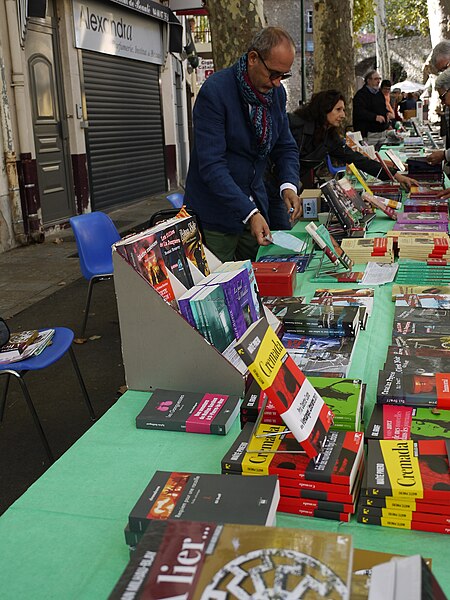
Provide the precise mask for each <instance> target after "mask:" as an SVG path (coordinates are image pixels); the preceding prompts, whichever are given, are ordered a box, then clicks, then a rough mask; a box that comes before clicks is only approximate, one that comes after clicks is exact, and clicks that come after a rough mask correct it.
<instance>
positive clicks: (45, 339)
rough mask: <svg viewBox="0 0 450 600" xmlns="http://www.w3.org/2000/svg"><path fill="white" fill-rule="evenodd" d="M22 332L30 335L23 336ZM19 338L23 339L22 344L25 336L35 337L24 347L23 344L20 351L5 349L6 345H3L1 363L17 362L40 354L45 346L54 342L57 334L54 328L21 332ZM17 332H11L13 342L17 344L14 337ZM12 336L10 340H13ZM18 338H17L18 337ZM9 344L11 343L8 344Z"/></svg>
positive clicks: (28, 337) (0, 354) (0, 355)
mask: <svg viewBox="0 0 450 600" xmlns="http://www.w3.org/2000/svg"><path fill="white" fill-rule="evenodd" d="M35 333H37V336H36V337H34V336H35ZM22 334H30V335H29V336H22ZM17 335H18V338H20V339H21V341H20V342H19V343H20V344H22V343H23V338H24V337H26V338H27V340H29V339H31V338H33V341H31V342H29V343H27V345H25V346H24V347H23V346H22V348H23V349H22V350H21V351H18V350H17V349H14V347H13V349H11V350H3V348H4V346H3V347H2V349H1V351H0V364H2V363H15V362H18V361H21V360H25V359H27V358H31V357H33V356H38V355H39V354H41V352H43V351H44V350H45V348H47V346H49V345H50V344H51V343H52V338H53V336H54V335H55V330H54V329H43V330H42V331H35V330H33V331H29V332H19V333H18V334H17ZM13 336H15V334H11V338H12V339H13V344H15V342H14V339H15V338H14V337H13ZM11 338H10V342H11ZM18 338H16V339H18ZM8 345H9V344H8Z"/></svg>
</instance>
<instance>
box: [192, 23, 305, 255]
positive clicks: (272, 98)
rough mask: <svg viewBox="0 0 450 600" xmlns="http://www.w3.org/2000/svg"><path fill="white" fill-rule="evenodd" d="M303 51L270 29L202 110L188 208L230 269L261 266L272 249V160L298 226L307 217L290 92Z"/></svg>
mask: <svg viewBox="0 0 450 600" xmlns="http://www.w3.org/2000/svg"><path fill="white" fill-rule="evenodd" d="M294 57H295V44H294V42H293V40H292V38H291V37H290V35H289V34H288V33H287V32H286V31H285V30H284V29H281V28H279V27H266V28H264V29H263V30H261V31H260V32H259V33H258V34H257V35H256V36H255V37H254V38H253V40H252V42H251V44H250V46H249V48H248V51H247V52H245V53H244V54H243V55H242V56H241V57H240V58H239V60H238V61H237V63H236V64H234V65H233V66H231V67H229V68H227V69H223V70H221V71H218V72H216V73H214V74H213V75H211V76H210V77H209V78H208V79H207V80H206V81H205V83H204V84H203V85H202V87H201V88H200V92H199V94H198V96H197V100H196V103H195V106H194V112H193V120H194V143H193V148H192V153H191V160H190V164H189V171H188V174H187V178H186V193H185V200H186V206H187V208H192V209H193V210H194V211H195V213H196V215H197V216H198V217H199V219H200V222H201V224H202V227H203V230H204V235H205V242H206V246H207V247H208V248H209V249H210V250H211V251H212V252H213V253H214V254H216V256H217V257H218V258H219V259H220V260H222V261H228V260H241V259H245V258H251V259H255V257H256V253H257V250H258V247H259V246H260V245H261V246H265V245H267V244H269V243H270V242H269V239H270V221H269V199H268V196H267V192H266V189H265V186H264V179H263V176H264V171H265V168H266V164H267V161H268V157H269V155H270V158H271V160H272V161H273V163H274V164H275V168H276V171H277V177H278V180H279V181H280V183H281V185H280V187H279V194H278V198H277V199H276V200H273V202H276V203H277V204H278V205H280V204H281V203H282V201H284V210H285V211H286V212H288V213H289V215H290V219H291V221H294V220H296V219H297V218H298V217H300V216H301V214H302V209H301V203H300V198H299V196H298V188H297V184H298V171H299V159H298V152H297V146H296V144H295V141H294V139H293V137H292V134H291V132H290V130H289V123H288V119H287V114H286V92H285V90H284V87H283V86H282V84H281V81H282V80H283V79H286V78H288V77H290V75H291V72H290V69H291V66H292V63H293V61H294Z"/></svg>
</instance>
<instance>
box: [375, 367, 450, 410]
mask: <svg viewBox="0 0 450 600" xmlns="http://www.w3.org/2000/svg"><path fill="white" fill-rule="evenodd" d="M377 403H378V404H395V405H403V404H404V405H406V406H415V407H418V408H420V407H434V406H436V407H437V408H443V409H450V373H421V374H414V373H404V374H402V373H398V372H397V371H392V370H391V371H380V373H379V376H378V387H377Z"/></svg>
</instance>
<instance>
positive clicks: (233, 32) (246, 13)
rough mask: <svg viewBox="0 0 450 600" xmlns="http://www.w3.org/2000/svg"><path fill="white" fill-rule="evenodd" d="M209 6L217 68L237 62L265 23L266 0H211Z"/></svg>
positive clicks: (212, 42) (214, 57) (215, 66)
mask: <svg viewBox="0 0 450 600" xmlns="http://www.w3.org/2000/svg"><path fill="white" fill-rule="evenodd" d="M207 8H208V14H209V25H210V28H211V45H212V54H213V61H214V70H215V71H220V69H224V68H225V67H229V66H230V65H232V64H233V63H234V62H236V60H237V59H238V58H239V56H241V54H243V53H244V52H245V51H246V50H247V48H248V45H249V43H250V41H251V39H252V38H253V36H254V35H255V33H257V32H258V31H259V30H260V29H261V28H262V27H264V26H265V19H264V12H263V0H209V1H208V2H207Z"/></svg>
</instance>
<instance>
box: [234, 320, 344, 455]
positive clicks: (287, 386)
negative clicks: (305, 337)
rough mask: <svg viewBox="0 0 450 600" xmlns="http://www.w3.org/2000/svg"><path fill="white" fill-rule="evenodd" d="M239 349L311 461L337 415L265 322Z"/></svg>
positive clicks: (258, 324)
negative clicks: (334, 414) (334, 415)
mask: <svg viewBox="0 0 450 600" xmlns="http://www.w3.org/2000/svg"><path fill="white" fill-rule="evenodd" d="M236 350H237V352H238V354H239V355H240V357H241V358H242V359H243V361H244V362H245V363H246V364H247V366H248V368H249V371H250V373H251V374H252V375H253V377H254V378H255V380H256V381H257V382H258V384H259V385H260V387H261V389H263V390H264V391H265V392H266V394H267V396H268V397H269V398H270V400H271V401H272V403H273V405H274V406H275V409H276V410H277V411H278V412H279V414H280V415H281V417H282V419H283V421H284V422H285V423H286V425H287V426H288V427H289V429H290V430H291V432H292V434H293V435H294V437H295V438H296V439H297V441H298V442H299V443H300V445H301V446H302V448H303V449H304V450H305V452H306V453H307V454H308V456H310V457H311V458H314V457H315V456H317V455H318V454H319V453H320V452H321V450H322V446H323V443H324V441H325V438H326V436H327V432H328V431H329V429H330V426H331V424H332V422H333V413H332V412H331V410H330V409H329V408H328V406H327V405H326V404H325V402H324V401H323V399H322V398H321V396H320V395H319V394H318V393H317V391H316V390H315V389H314V387H313V386H312V385H311V383H310V382H309V381H308V379H307V378H306V377H305V375H304V374H303V373H302V371H301V370H300V369H299V368H298V367H297V365H296V364H295V362H294V361H293V359H292V358H291V357H290V356H289V354H288V353H287V350H286V348H285V347H284V346H283V344H282V342H281V340H280V339H279V338H278V336H277V335H276V333H275V331H274V330H273V329H272V328H271V327H270V325H269V324H268V323H267V321H266V320H265V319H260V320H259V321H257V322H256V323H253V324H252V325H251V326H250V327H249V328H248V330H247V331H246V332H245V333H244V335H243V336H242V337H241V338H240V339H239V340H238V342H237V344H236Z"/></svg>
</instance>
